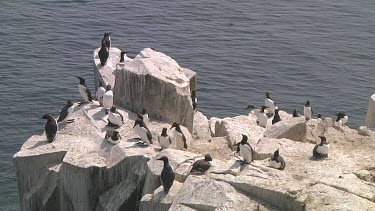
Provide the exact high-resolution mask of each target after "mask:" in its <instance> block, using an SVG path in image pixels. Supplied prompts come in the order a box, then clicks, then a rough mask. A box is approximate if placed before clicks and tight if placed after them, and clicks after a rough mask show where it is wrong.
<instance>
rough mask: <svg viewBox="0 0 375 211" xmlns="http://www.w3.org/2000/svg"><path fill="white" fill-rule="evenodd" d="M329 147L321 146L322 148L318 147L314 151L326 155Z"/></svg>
mask: <svg viewBox="0 0 375 211" xmlns="http://www.w3.org/2000/svg"><path fill="white" fill-rule="evenodd" d="M329 148H330V145H329V144H323V145H322V146H318V147H317V149H316V151H317V152H318V153H320V154H323V155H328V151H329Z"/></svg>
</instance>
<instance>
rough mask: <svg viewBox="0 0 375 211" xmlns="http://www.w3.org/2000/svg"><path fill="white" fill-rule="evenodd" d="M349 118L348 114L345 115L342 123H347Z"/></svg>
mask: <svg viewBox="0 0 375 211" xmlns="http://www.w3.org/2000/svg"><path fill="white" fill-rule="evenodd" d="M348 120H349V117H348V116H344V117H343V118H341V123H342V125H345V124H346V123H347V122H348Z"/></svg>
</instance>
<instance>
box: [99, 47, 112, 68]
mask: <svg viewBox="0 0 375 211" xmlns="http://www.w3.org/2000/svg"><path fill="white" fill-rule="evenodd" d="M98 56H99V59H100V65H101V66H102V67H104V65H105V64H106V63H107V60H108V57H109V49H108V48H107V46H106V44H105V41H104V40H102V47H101V48H100V50H99V52H98Z"/></svg>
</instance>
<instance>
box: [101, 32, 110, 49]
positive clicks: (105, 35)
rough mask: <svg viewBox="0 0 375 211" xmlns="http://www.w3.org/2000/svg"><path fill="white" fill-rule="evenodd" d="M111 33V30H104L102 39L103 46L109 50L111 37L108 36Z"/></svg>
mask: <svg viewBox="0 0 375 211" xmlns="http://www.w3.org/2000/svg"><path fill="white" fill-rule="evenodd" d="M111 34H112V32H109V33H108V32H105V33H104V36H103V39H102V42H104V43H105V46H106V47H107V48H108V50H111V37H110V36H109V35H111Z"/></svg>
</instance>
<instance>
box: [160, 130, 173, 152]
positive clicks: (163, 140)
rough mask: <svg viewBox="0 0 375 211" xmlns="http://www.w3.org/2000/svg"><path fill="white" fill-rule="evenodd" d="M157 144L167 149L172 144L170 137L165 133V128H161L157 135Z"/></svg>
mask: <svg viewBox="0 0 375 211" xmlns="http://www.w3.org/2000/svg"><path fill="white" fill-rule="evenodd" d="M158 140H159V144H160V147H161V149H168V148H169V146H170V145H171V144H172V140H171V137H169V136H168V134H167V128H163V130H162V132H161V134H160V136H159V137H158Z"/></svg>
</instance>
